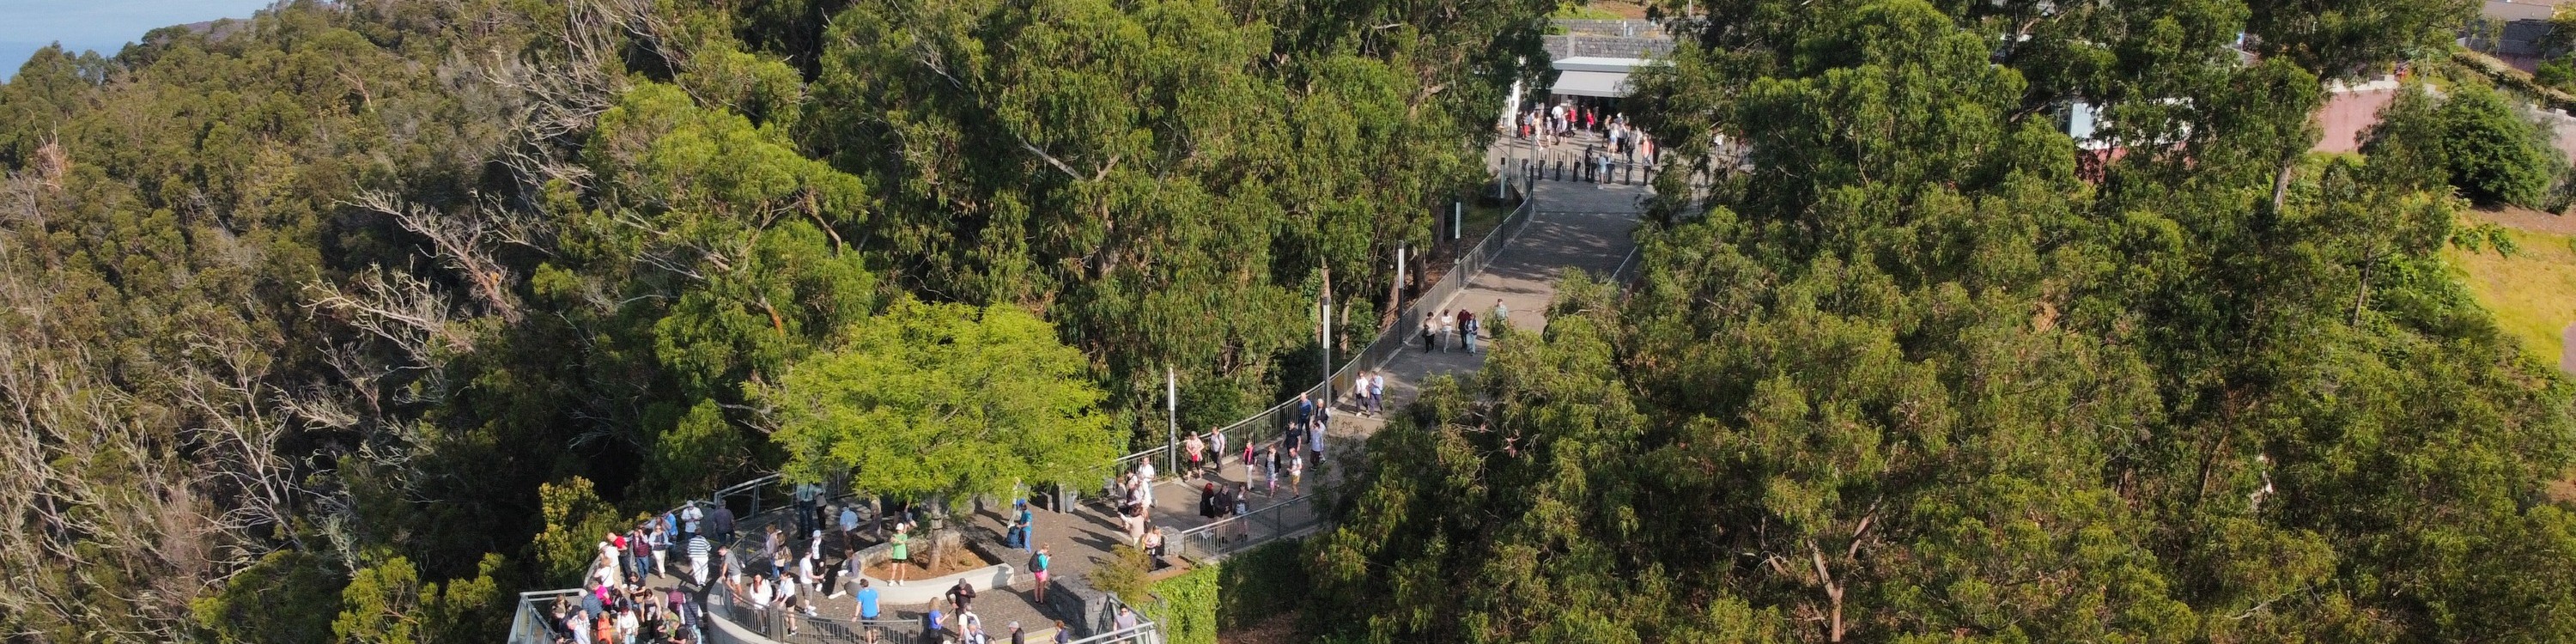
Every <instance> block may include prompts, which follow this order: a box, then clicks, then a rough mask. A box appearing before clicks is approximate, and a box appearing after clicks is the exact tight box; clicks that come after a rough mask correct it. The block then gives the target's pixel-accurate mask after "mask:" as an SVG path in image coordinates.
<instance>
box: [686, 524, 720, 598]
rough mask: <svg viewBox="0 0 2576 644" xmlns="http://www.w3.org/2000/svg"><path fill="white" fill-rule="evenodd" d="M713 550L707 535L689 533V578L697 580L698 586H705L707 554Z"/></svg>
mask: <svg viewBox="0 0 2576 644" xmlns="http://www.w3.org/2000/svg"><path fill="white" fill-rule="evenodd" d="M713 551H714V548H713V547H712V545H711V544H709V543H707V535H703V534H693V535H689V578H690V579H691V580H693V581H696V582H698V587H699V588H702V589H703V588H706V587H707V555H708V554H709V553H712V552H713Z"/></svg>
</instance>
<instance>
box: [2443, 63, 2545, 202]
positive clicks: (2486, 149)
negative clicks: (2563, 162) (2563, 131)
mask: <svg viewBox="0 0 2576 644" xmlns="http://www.w3.org/2000/svg"><path fill="white" fill-rule="evenodd" d="M2441 121H2442V124H2443V128H2442V129H2443V137H2442V148H2443V151H2444V153H2445V154H2446V156H2448V157H2449V164H2450V170H2451V185H2452V186H2455V187H2457V188H2459V189H2460V193H2461V194H2462V196H2466V197H2468V198H2469V200H2470V201H2474V202H2477V203H2478V204H2479V205H2487V206H2492V205H2496V204H2504V203H2511V204H2520V205H2525V206H2538V205H2540V201H2541V199H2542V197H2544V196H2546V195H2547V194H2548V192H2549V184H2550V180H2551V179H2552V178H2553V177H2555V176H2556V175H2557V167H2558V164H2559V163H2560V161H2559V160H2558V157H2557V151H2556V150H2554V149H2551V148H2550V147H2549V144H2548V139H2547V138H2545V135H2544V134H2543V133H2542V132H2541V131H2540V128H2539V127H2537V126H2535V125H2533V124H2532V123H2531V122H2530V121H2526V120H2523V118H2522V115H2521V114H2519V113H2517V112H2516V111H2515V110H2514V107H2513V106H2512V104H2510V103H2507V102H2506V101H2505V99H2504V97H2503V96H2501V95H2499V94H2497V93H2496V92H2495V91H2494V90H2490V89H2486V88H2482V87H2471V86H2467V85H2459V86H2455V87H2454V91H2453V93H2452V95H2451V99H2450V100H2449V101H2447V102H2445V103H2443V105H2442V111H2441Z"/></svg>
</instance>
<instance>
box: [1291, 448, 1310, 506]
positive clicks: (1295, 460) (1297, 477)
mask: <svg viewBox="0 0 2576 644" xmlns="http://www.w3.org/2000/svg"><path fill="white" fill-rule="evenodd" d="M1305 477H1306V455H1304V454H1289V455H1288V494H1289V495H1290V496H1295V495H1296V494H1297V490H1298V483H1299V481H1302V480H1304V479H1305Z"/></svg>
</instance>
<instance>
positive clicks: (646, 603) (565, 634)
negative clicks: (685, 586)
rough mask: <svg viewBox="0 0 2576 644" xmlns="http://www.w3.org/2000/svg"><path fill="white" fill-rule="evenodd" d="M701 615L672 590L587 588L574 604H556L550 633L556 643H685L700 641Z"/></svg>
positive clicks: (568, 600)
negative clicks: (551, 632)
mask: <svg viewBox="0 0 2576 644" xmlns="http://www.w3.org/2000/svg"><path fill="white" fill-rule="evenodd" d="M705 615H706V614H705V612H704V611H701V610H699V609H698V606H697V604H696V603H695V602H691V601H689V596H688V593H684V592H681V591H680V590H679V589H677V588H673V589H670V590H669V591H668V592H667V593H662V592H654V591H649V590H646V589H644V588H643V587H642V586H640V585H638V586H631V587H626V588H622V589H617V590H611V589H610V587H608V586H602V585H591V586H589V587H588V588H586V589H584V590H583V591H582V593H581V598H580V600H579V602H578V603H577V604H576V603H575V601H574V600H572V599H571V598H565V599H564V600H562V601H558V602H556V603H555V607H554V614H553V616H552V617H553V621H552V622H551V623H550V624H549V627H550V628H551V629H552V630H553V631H554V633H555V640H556V641H558V642H568V643H572V644H665V643H689V642H700V641H704V639H703V638H702V637H701V635H700V633H701V630H700V628H699V620H701V619H703V618H704V617H705Z"/></svg>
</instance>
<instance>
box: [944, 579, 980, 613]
mask: <svg viewBox="0 0 2576 644" xmlns="http://www.w3.org/2000/svg"><path fill="white" fill-rule="evenodd" d="M948 603H951V604H956V605H957V612H959V613H964V612H966V611H968V610H971V609H973V608H974V607H975V584H972V583H968V582H967V581H966V580H964V579H959V580H957V585H956V586H951V587H949V589H948Z"/></svg>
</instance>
